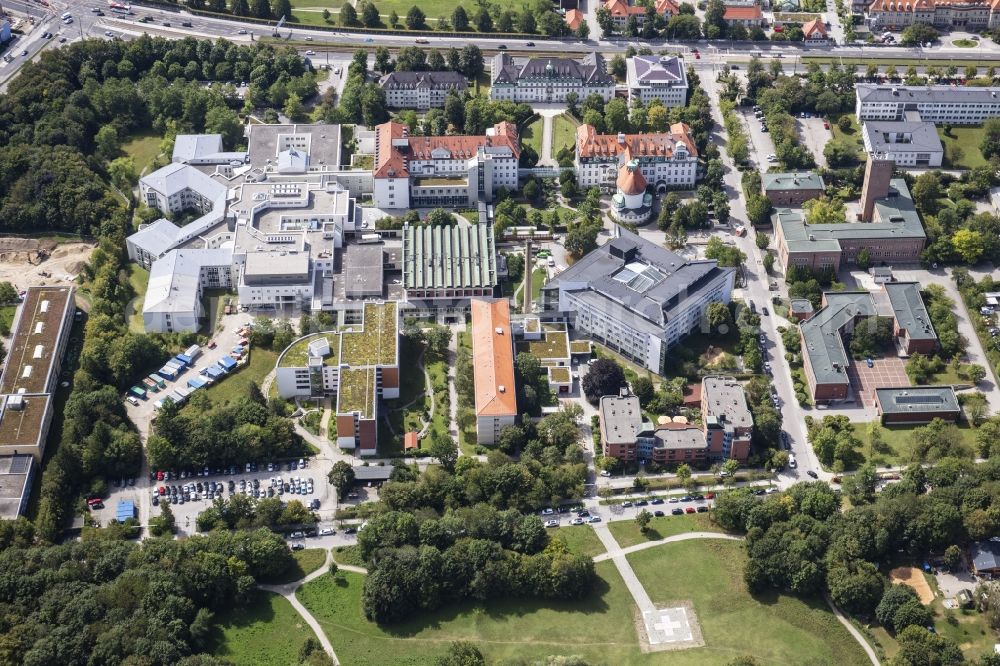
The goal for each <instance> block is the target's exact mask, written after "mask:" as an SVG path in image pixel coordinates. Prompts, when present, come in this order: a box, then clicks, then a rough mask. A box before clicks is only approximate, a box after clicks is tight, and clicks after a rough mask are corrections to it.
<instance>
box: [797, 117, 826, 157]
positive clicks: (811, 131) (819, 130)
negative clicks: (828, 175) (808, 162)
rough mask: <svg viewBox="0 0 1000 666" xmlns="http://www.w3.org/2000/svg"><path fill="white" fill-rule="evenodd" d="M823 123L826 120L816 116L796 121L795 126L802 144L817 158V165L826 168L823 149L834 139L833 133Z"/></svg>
mask: <svg viewBox="0 0 1000 666" xmlns="http://www.w3.org/2000/svg"><path fill="white" fill-rule="evenodd" d="M823 123H824V120H823V119H822V118H818V117H816V116H812V117H810V118H796V119H795V125H796V128H797V130H798V132H799V138H800V139H801V141H802V144H803V145H804V146H805V147H806V148H808V149H809V152H811V153H812V154H813V157H814V158H816V165H817V166H821V167H825V166H826V157H825V156H824V155H823V148H824V147H825V146H826V144H827V143H829V141H830V140H831V139H832V138H833V133H832V132H831V131H830V130H828V129H826V128H825V127H824V126H823Z"/></svg>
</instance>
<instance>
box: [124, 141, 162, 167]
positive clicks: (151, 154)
mask: <svg viewBox="0 0 1000 666" xmlns="http://www.w3.org/2000/svg"><path fill="white" fill-rule="evenodd" d="M162 139H163V137H162V136H160V135H159V134H157V133H156V132H152V131H150V132H139V133H137V134H133V135H131V136H129V137H126V141H123V142H122V152H123V153H125V154H126V155H128V156H129V157H131V158H132V161H133V162H135V172H136V173H137V174H139V175H140V176H141V175H143V174H144V173H145V172H146V171H147V169H148V168H149V167H150V166H151V165H152V164H153V160H155V159H156V157H157V155H159V154H160V141H161V140H162Z"/></svg>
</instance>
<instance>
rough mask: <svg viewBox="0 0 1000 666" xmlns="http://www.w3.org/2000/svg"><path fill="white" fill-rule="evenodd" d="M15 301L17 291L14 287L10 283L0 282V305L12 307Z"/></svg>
mask: <svg viewBox="0 0 1000 666" xmlns="http://www.w3.org/2000/svg"><path fill="white" fill-rule="evenodd" d="M17 300H18V296H17V289H15V288H14V285H12V284H11V283H10V282H0V304H3V305H12V304H14V303H17ZM5 335H6V334H5Z"/></svg>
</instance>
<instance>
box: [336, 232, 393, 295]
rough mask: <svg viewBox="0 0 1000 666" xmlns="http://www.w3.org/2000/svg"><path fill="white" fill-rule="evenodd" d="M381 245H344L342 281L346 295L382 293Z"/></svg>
mask: <svg viewBox="0 0 1000 666" xmlns="http://www.w3.org/2000/svg"><path fill="white" fill-rule="evenodd" d="M382 265H383V261H382V246H381V245H353V244H352V245H347V246H345V247H344V270H343V276H342V278H341V279H342V281H343V283H344V294H345V296H347V297H351V296H365V295H370V294H377V295H379V296H381V295H382V289H383V287H384V280H383V272H382Z"/></svg>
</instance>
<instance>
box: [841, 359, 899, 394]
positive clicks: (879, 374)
mask: <svg viewBox="0 0 1000 666" xmlns="http://www.w3.org/2000/svg"><path fill="white" fill-rule="evenodd" d="M847 376H848V377H849V378H850V380H851V390H853V391H854V395H855V397H856V399H858V400H859V401H860V402H861V403H862V404H864V405H866V406H871V405H873V404H874V403H875V389H877V388H896V387H899V386H909V385H910V378H909V377H907V376H906V366H905V365H903V360H902V359H900V358H896V357H891V358H876V359H872V367H870V368H869V367H868V364H867V363H866V362H865V361H864V359H861V360H854V361H852V362H851V364H850V367H848V369H847Z"/></svg>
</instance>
